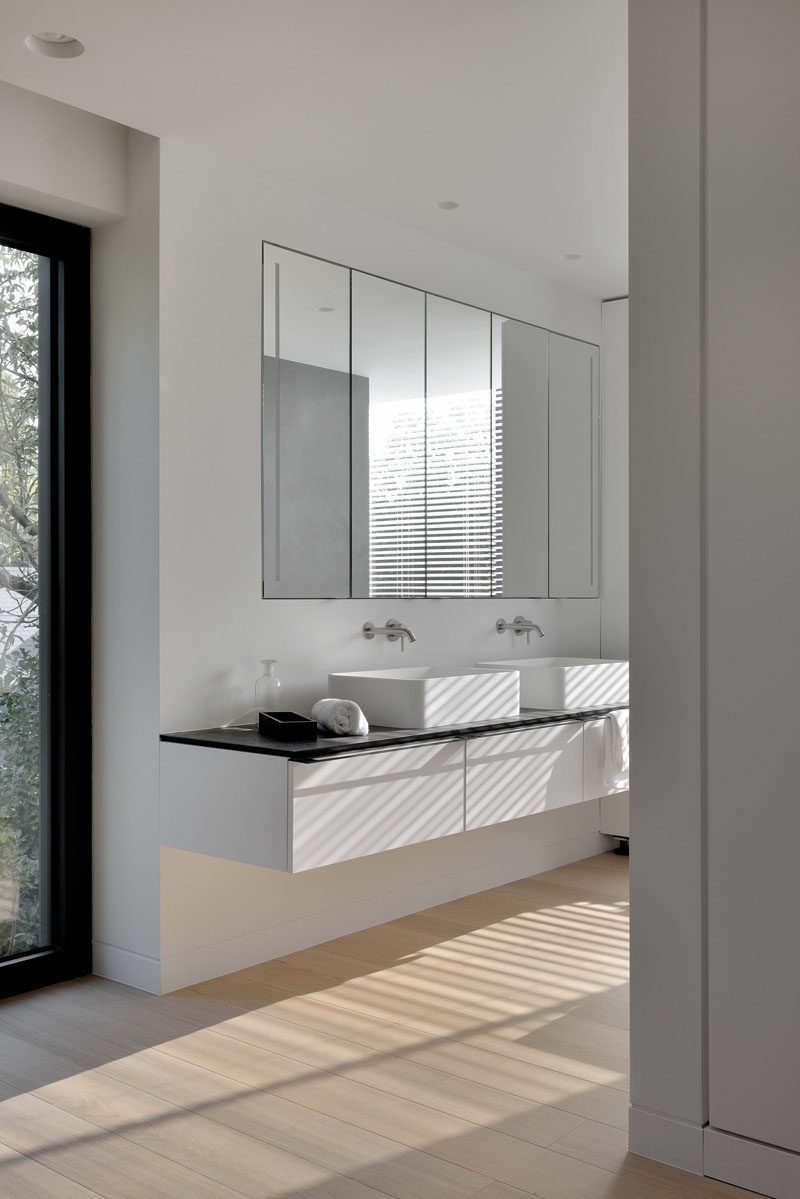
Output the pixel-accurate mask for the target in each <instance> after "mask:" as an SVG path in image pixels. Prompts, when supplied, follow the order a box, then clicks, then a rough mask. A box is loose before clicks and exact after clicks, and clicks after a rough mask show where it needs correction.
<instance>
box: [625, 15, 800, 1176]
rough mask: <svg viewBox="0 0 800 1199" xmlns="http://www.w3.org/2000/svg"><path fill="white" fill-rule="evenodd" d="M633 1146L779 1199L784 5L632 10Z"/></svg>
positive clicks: (793, 502) (786, 390)
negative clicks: (634, 750) (634, 747)
mask: <svg viewBox="0 0 800 1199" xmlns="http://www.w3.org/2000/svg"><path fill="white" fill-rule="evenodd" d="M630 12H631V26H630V34H631V37H630V50H631V95H630V101H631V102H630V112H631V568H632V609H631V610H632V614H633V618H632V624H631V690H632V697H633V703H634V707H633V717H632V724H633V731H632V736H633V738H634V740H635V746H636V755H635V758H634V761H633V775H632V785H633V794H634V796H635V804H634V806H633V808H632V812H631V840H632V843H633V846H634V852H633V854H632V857H631V911H632V918H633V943H632V954H631V960H632V977H631V999H632V1012H631V1050H632V1078H631V1099H632V1104H633V1108H632V1113H631V1148H632V1149H633V1150H634V1151H636V1152H639V1153H644V1154H649V1155H651V1156H654V1157H658V1158H660V1159H661V1160H665V1161H670V1162H672V1163H674V1164H677V1165H682V1166H685V1167H686V1168H688V1169H693V1170H696V1171H697V1172H700V1173H702V1172H705V1173H706V1174H709V1175H711V1176H713V1177H715V1178H722V1179H724V1180H726V1181H728V1182H733V1183H735V1184H738V1185H739V1186H742V1187H746V1188H748V1189H752V1190H755V1191H758V1192H759V1193H763V1194H767V1195H770V1196H777V1197H778V1199H793V1197H794V1196H796V1195H798V1194H800V1156H798V1151H800V1140H798V1131H797V1130H798V1122H797V1111H798V1103H800V1089H799V1087H798V1079H799V1078H800V1051H799V1050H798V1045H800V1041H798V1036H797V1001H796V997H797V990H798V982H800V968H799V967H798V955H797V951H796V944H797V910H798V884H797V878H798V874H797V862H796V858H797V842H798V838H800V814H799V813H800V808H798V804H797V752H796V740H797V705H796V679H797V677H798V674H800V638H798V634H797V594H798V590H800V567H799V566H798V554H797V530H798V527H800V473H798V469H797V452H798V446H800V406H799V405H798V355H797V328H798V325H797V314H798V311H800V238H798V221H799V220H800V218H799V217H798V213H800V135H799V134H798V129H800V126H799V125H798V120H797V112H798V106H800V10H798V6H797V4H796V3H794V2H791V0H763V2H762V3H759V4H758V5H754V4H752V3H750V2H749V0H708V2H707V3H703V2H702V0H675V2H674V3H671V4H669V5H665V4H663V3H661V0H632V3H631V9H630Z"/></svg>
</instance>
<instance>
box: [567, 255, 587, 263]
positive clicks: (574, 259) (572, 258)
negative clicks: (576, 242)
mask: <svg viewBox="0 0 800 1199" xmlns="http://www.w3.org/2000/svg"><path fill="white" fill-rule="evenodd" d="M564 257H565V258H566V260H567V262H577V261H578V259H579V258H583V254H565V255H564Z"/></svg>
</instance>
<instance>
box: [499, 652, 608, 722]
mask: <svg viewBox="0 0 800 1199" xmlns="http://www.w3.org/2000/svg"><path fill="white" fill-rule="evenodd" d="M478 665H479V666H482V667H489V668H491V669H493V670H499V669H503V668H504V669H506V670H509V671H511V670H518V671H519V673H520V703H521V705H522V707H523V708H545V709H558V710H559V711H563V710H565V709H566V710H569V709H578V708H604V707H607V706H608V705H609V704H627V702H628V663H627V662H625V661H615V660H613V659H611V658H512V659H509V660H506V661H502V662H480V663H478Z"/></svg>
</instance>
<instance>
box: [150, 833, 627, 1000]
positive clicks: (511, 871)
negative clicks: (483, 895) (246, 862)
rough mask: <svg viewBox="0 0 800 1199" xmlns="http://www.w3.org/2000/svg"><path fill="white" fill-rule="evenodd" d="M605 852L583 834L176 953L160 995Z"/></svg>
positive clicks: (600, 842) (165, 968) (165, 963)
mask: <svg viewBox="0 0 800 1199" xmlns="http://www.w3.org/2000/svg"><path fill="white" fill-rule="evenodd" d="M610 847H611V841H610V839H609V838H608V837H604V836H602V835H601V834H600V833H587V834H584V835H583V836H580V837H572V838H569V839H567V840H565V841H558V842H556V843H555V844H553V845H546V846H542V847H541V848H539V849H534V850H528V851H527V852H525V853H520V854H514V855H513V856H512V857H506V858H500V859H497V860H495V861H492V862H485V863H482V864H481V865H480V866H474V867H471V868H469V869H467V870H459V871H457V872H456V873H454V874H448V875H445V876H443V877H440V878H434V879H427V880H426V881H425V882H422V883H417V884H415V885H413V886H411V887H403V888H401V889H399V890H396V891H389V892H386V893H384V894H381V895H370V896H368V897H366V898H364V899H362V900H359V901H358V902H356V903H351V904H347V905H345V906H344V907H340V908H334V909H333V910H331V911H326V912H315V913H314V914H313V915H311V916H305V917H302V918H300V919H298V920H292V921H289V922H288V923H285V924H277V925H274V926H272V927H271V928H265V929H259V930H258V931H257V932H254V933H248V934H247V935H245V936H242V937H235V938H232V939H230V940H227V941H221V942H218V943H216V944H214V945H206V946H202V947H201V948H198V949H192V950H189V951H188V952H186V953H180V954H176V955H174V956H173V957H169V958H165V959H163V960H162V962H161V991H162V994H166V993H167V992H169V991H177V990H179V989H180V988H181V987H189V986H192V985H193V984H194V983H199V982H205V981H206V979H209V978H217V977H218V976H219V975H221V974H230V973H231V972H232V971H234V970H243V969H245V967H247V966H255V965H256V964H257V963H258V962H268V961H270V960H271V959H272V958H277V957H283V956H284V954H287V953H296V952H297V951H298V950H300V949H308V948H309V947H310V946H312V945H321V944H323V943H324V942H325V941H331V940H333V939H334V938H336V937H344V936H346V935H347V934H348V933H354V932H358V931H360V930H361V929H363V928H372V927H374V925H376V924H383V923H385V922H386V921H387V920H397V919H399V917H401V916H408V915H410V914H411V913H412V912H420V911H422V910H423V909H424V908H429V907H433V906H435V905H436V904H440V903H446V902H447V901H448V900H451V899H460V898H461V897H462V896H464V895H473V894H475V893H476V892H477V891H486V890H488V888H490V887H497V886H500V885H501V884H502V883H510V882H513V881H514V880H516V879H519V878H527V877H528V875H531V874H541V873H542V872H543V871H545V870H554V869H555V868H556V867H557V866H566V865H567V864H568V863H569V862H577V861H580V859H581V858H589V857H593V856H594V855H595V854H598V853H604V852H605V851H606V850H607V849H609V848H610ZM133 985H134V986H135V985H136V984H133ZM145 989H147V990H149V989H150V988H149V987H148V988H145Z"/></svg>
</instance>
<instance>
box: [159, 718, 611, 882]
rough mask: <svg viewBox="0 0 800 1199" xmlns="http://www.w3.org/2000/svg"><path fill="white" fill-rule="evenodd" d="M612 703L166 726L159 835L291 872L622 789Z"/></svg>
mask: <svg viewBox="0 0 800 1199" xmlns="http://www.w3.org/2000/svg"><path fill="white" fill-rule="evenodd" d="M619 706H621V705H616V707H619ZM612 710H613V709H611V708H588V709H584V710H581V711H570V712H561V713H559V712H552V711H547V712H541V711H538V712H536V711H527V712H526V711H522V712H521V713H520V714H519V715H518V716H516V717H512V718H508V719H503V720H494V721H487V722H485V723H480V724H470V725H461V726H452V727H445V728H437V729H425V730H416V729H384V730H381V729H376V730H373V731H372V732H370V733H369V734H368V735H367V736H366V737H358V738H355V737H348V738H321V739H320V740H318V741H317V742H315V743H313V744H311V745H308V744H302V745H294V746H293V745H291V744H287V743H285V742H278V741H270V740H268V739H266V738H264V737H261V736H260V735H259V734H258V732H257V731H256V730H255V729H254V730H252V731H249V730H241V729H204V730H198V731H194V732H186V733H174V734H165V735H163V736H162V738H161V742H162V745H161V843H162V844H163V845H165V846H169V847H171V848H173V849H182V850H188V851H190V852H193V853H200V854H208V855H210V856H212V857H216V858H225V859H228V860H231V861H234V862H244V863H247V864H249V865H253V866H262V867H267V868H269V869H272V870H281V871H287V872H289V873H292V874H297V873H301V872H303V871H307V870H313V869H315V868H317V867H319V866H328V865H332V864H333V863H336V862H344V861H348V860H351V859H353V858H360V857H366V856H368V855H371V854H377V853H382V852H384V851H386V850H390V849H398V848H400V847H401V846H407V845H413V844H416V843H419V842H422V841H430V840H433V839H435V838H438V837H449V836H455V835H457V834H463V833H468V832H470V831H471V830H474V829H480V828H485V827H486V826H488V825H494V824H500V823H503V822H505V821H509V820H517V819H520V818H522V817H525V816H532V815H536V814H537V813H541V812H546V811H549V810H552V809H554V808H560V807H565V806H568V805H571V804H579V803H584V802H587V801H597V800H601V801H602V799H603V798H604V797H606V796H608V797H609V798H610V799H612V800H617V801H619V800H621V799H623V797H624V798H625V799H627V792H622V793H619V792H618V793H613V792H610V791H609V789H608V788H607V787H605V786H604V784H603V779H602V769H601V750H602V726H603V718H604V717H605V716H606V715H607V714H608V712H609V711H612ZM598 810H599V805H598ZM598 819H599V824H598V831H602V832H608V833H610V834H611V835H615V836H625V835H627V826H626V827H625V828H624V829H622V828H613V827H610V826H609V827H604V826H603V823H602V815H601V816H599V818H598ZM609 819H610V817H609ZM615 819H616V818H615ZM620 819H621V818H620ZM612 823H613V821H612Z"/></svg>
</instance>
